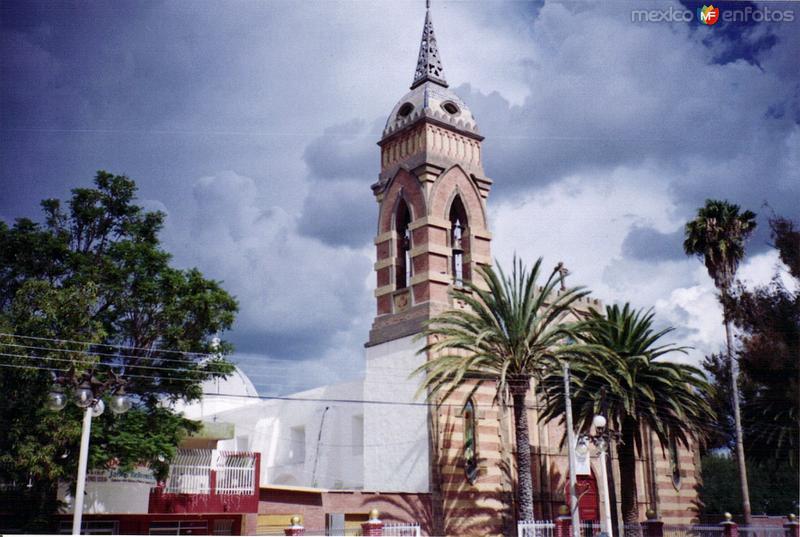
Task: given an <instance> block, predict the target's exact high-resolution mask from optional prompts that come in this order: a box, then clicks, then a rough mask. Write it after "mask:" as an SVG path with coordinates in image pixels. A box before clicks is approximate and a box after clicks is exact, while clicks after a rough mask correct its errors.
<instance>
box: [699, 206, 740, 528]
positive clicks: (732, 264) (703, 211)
mask: <svg viewBox="0 0 800 537" xmlns="http://www.w3.org/2000/svg"><path fill="white" fill-rule="evenodd" d="M755 228H756V215H755V213H753V212H751V211H743V212H740V208H739V206H738V205H735V204H733V203H729V202H727V201H719V200H711V199H709V200H706V203H705V205H704V206H703V207H701V208H700V209H699V210H698V211H697V216H696V217H695V219H694V220H691V221H689V222H687V223H686V227H685V240H684V242H683V249H684V252H685V253H686V255H694V256H697V257H699V258H700V259H702V260H703V263H704V264H705V266H706V269H707V270H708V275H709V276H711V278H712V279H713V280H714V285H715V286H716V287H717V289H718V290H719V293H720V299H721V301H722V304H723V308H724V310H725V311H724V319H723V321H724V324H725V337H726V342H727V354H728V362H729V363H730V364H731V372H732V374H731V395H732V398H733V416H734V425H735V430H736V456H737V460H738V463H739V482H740V485H741V488H742V512H743V514H744V519H745V523H746V524H750V522H751V517H750V496H749V493H748V487H747V466H746V463H745V454H744V443H743V438H742V436H743V433H742V422H741V415H740V409H739V387H738V384H737V380H736V379H737V377H738V371H737V368H736V367H735V364H734V363H733V341H732V336H731V312H730V308H729V307H728V306H727V304H728V303H729V300H730V295H731V288H732V286H733V282H734V279H735V277H736V270H737V269H738V268H739V263H741V261H742V259H743V258H744V243H745V240H746V239H747V238H748V237H749V236H750V235H751V234H752V233H753V231H754V230H755Z"/></svg>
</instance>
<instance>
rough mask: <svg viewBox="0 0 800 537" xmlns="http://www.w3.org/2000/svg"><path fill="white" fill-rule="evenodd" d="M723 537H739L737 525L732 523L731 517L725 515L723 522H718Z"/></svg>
mask: <svg viewBox="0 0 800 537" xmlns="http://www.w3.org/2000/svg"><path fill="white" fill-rule="evenodd" d="M720 526H722V534H723V536H724V537H739V525H738V524H737V523H736V522H734V521H733V515H731V514H730V513H725V520H723V521H722V522H720Z"/></svg>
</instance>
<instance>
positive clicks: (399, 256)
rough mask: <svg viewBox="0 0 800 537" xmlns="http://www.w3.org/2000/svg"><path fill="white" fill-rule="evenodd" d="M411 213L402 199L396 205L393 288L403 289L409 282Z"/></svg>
mask: <svg viewBox="0 0 800 537" xmlns="http://www.w3.org/2000/svg"><path fill="white" fill-rule="evenodd" d="M409 224H411V212H410V211H409V210H408V205H407V204H406V202H405V200H404V199H401V200H400V202H399V203H398V204H397V210H396V211H395V222H394V229H395V232H396V234H397V236H396V239H395V241H396V243H395V256H396V257H395V275H394V276H395V288H396V289H405V288H406V287H408V284H409V283H410V282H411V269H412V267H411V232H410V231H409V229H408V226H409Z"/></svg>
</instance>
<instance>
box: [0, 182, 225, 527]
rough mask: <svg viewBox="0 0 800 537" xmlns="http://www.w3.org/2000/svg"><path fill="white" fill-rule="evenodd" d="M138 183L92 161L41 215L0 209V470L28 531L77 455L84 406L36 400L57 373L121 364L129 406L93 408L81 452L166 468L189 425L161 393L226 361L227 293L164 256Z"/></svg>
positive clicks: (71, 471)
mask: <svg viewBox="0 0 800 537" xmlns="http://www.w3.org/2000/svg"><path fill="white" fill-rule="evenodd" d="M135 194H136V185H135V183H134V182H133V181H132V180H130V179H128V178H127V177H124V176H116V175H112V174H109V173H107V172H103V171H101V172H98V173H97V176H96V178H95V182H94V188H76V189H74V190H73V191H72V197H71V199H70V200H69V202H68V203H67V204H66V206H64V205H62V203H61V202H60V201H59V200H55V199H48V200H45V201H43V202H42V208H43V210H44V215H45V218H44V221H43V222H42V223H37V222H34V221H32V220H29V219H26V218H20V219H17V220H16V222H15V223H14V224H13V226H9V225H8V224H6V223H4V222H0V332H2V334H3V335H0V353H2V354H0V358H2V359H0V365H2V367H0V390H2V393H3V394H4V396H3V397H1V398H0V428H2V430H3V432H4V434H2V435H0V480H2V481H4V482H6V483H17V484H19V485H22V489H21V491H19V490H18V491H16V492H15V494H16V495H17V498H18V499H20V498H21V501H18V502H16V505H17V506H20V507H19V508H18V509H17V510H16V512H15V513H14V514H15V515H16V517H17V524H18V525H19V526H20V527H21V528H22V529H24V530H26V531H30V530H34V529H49V528H47V526H46V524H47V522H48V519H47V518H46V517H47V515H49V514H50V513H52V512H53V509H55V507H56V505H55V501H54V493H55V485H56V483H57V482H58V481H59V480H62V481H71V480H73V479H74V477H75V473H76V468H77V456H78V445H79V441H80V428H81V420H80V414H81V411H80V409H78V408H77V407H75V406H74V405H68V407H67V408H65V409H64V410H63V411H61V412H58V413H57V412H52V411H49V410H48V409H47V394H48V392H49V391H50V389H51V386H52V384H53V376H54V375H55V374H59V373H62V372H64V371H65V370H67V369H68V368H74V369H75V370H76V371H86V370H94V371H95V372H96V375H97V376H98V377H99V378H100V379H101V380H102V379H103V378H105V377H106V376H107V375H109V372H110V371H112V370H113V371H115V372H117V373H121V374H122V375H123V376H124V377H125V379H126V380H127V381H128V385H127V389H128V392H129V393H131V394H132V396H133V399H134V407H133V409H132V410H131V411H129V412H128V413H126V414H124V415H122V416H113V415H112V413H110V412H106V413H105V414H103V415H102V416H101V417H99V418H96V419H95V420H94V423H93V426H92V438H91V451H90V464H91V466H93V467H103V466H104V465H107V466H119V467H120V468H121V469H123V470H125V469H129V468H131V467H133V466H135V465H138V464H146V465H149V466H150V467H151V468H152V469H153V470H154V471H155V472H156V475H157V477H160V478H163V477H164V476H165V473H166V471H167V469H168V466H167V465H168V461H169V459H170V458H171V456H172V455H173V454H174V452H175V449H176V445H177V444H178V443H179V441H180V439H181V438H183V437H184V436H185V435H187V434H189V433H191V432H193V431H195V430H197V428H198V424H197V423H196V422H193V421H190V420H187V419H185V418H183V417H181V416H180V415H178V414H175V413H174V412H173V411H171V410H170V409H169V408H168V405H167V406H165V405H164V404H163V403H164V402H165V401H166V402H170V401H176V400H179V399H183V400H187V401H192V400H197V399H198V398H200V397H201V395H202V393H201V382H202V381H204V380H206V379H210V378H214V377H218V376H224V375H225V374H227V373H229V372H230V371H232V367H233V366H232V365H231V364H230V363H229V362H228V361H227V360H225V359H224V355H225V354H227V353H229V352H230V350H231V347H230V345H229V344H227V343H224V342H223V343H222V344H221V345H218V346H216V345H212V342H211V340H212V336H214V335H215V334H217V333H220V332H223V331H225V330H227V329H229V328H230V327H231V325H232V323H233V321H234V318H235V313H236V311H237V304H236V301H235V300H234V298H233V297H231V296H230V295H229V294H228V293H227V292H225V291H224V290H223V289H222V287H221V286H220V284H219V283H218V282H215V281H212V280H207V279H205V278H204V277H203V276H202V274H201V273H200V272H199V271H197V270H196V269H189V270H180V269H177V268H174V267H172V266H170V255H169V254H168V253H167V252H165V251H164V250H163V249H162V247H161V244H160V242H159V238H158V234H159V232H160V230H161V229H162V226H163V222H164V217H165V215H164V214H163V213H159V212H147V211H145V210H143V209H142V208H141V207H140V206H138V205H136V203H135ZM34 338H35V339H34ZM212 347H213V348H212ZM212 351H213V352H212ZM26 484H28V485H29V486H25V485H26ZM20 494H22V495H23V496H20ZM0 503H2V502H0Z"/></svg>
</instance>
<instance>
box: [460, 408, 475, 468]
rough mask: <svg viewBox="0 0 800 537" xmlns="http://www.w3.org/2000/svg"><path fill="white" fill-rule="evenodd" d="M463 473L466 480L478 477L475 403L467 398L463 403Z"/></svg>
mask: <svg viewBox="0 0 800 537" xmlns="http://www.w3.org/2000/svg"><path fill="white" fill-rule="evenodd" d="M463 417H464V473H465V474H466V476H467V481H469V482H470V483H474V482H475V478H477V477H478V457H477V451H478V450H477V438H476V435H475V403H473V402H472V399H468V400H467V403H466V404H465V405H464V411H463Z"/></svg>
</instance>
